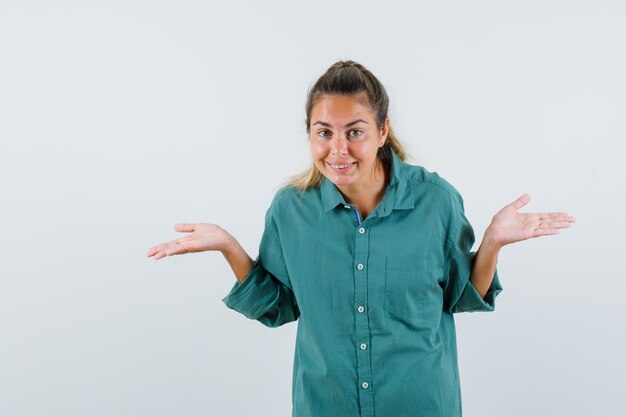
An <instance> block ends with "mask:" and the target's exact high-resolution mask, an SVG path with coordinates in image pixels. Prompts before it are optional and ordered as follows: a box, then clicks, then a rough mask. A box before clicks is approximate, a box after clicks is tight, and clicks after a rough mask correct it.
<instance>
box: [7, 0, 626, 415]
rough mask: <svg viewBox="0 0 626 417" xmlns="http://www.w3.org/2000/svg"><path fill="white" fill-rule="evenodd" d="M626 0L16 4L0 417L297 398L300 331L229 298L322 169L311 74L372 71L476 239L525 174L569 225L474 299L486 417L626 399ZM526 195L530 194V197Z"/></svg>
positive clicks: (277, 411)
mask: <svg viewBox="0 0 626 417" xmlns="http://www.w3.org/2000/svg"><path fill="white" fill-rule="evenodd" d="M625 22H626V7H625V6H624V3H623V2H618V1H612V2H611V1H586V2H581V1H565V0H563V1H545V0H543V1H524V2H522V1H520V2H510V1H472V2H462V1H455V2H426V1H423V2H418V3H415V2H413V3H412V4H410V5H409V2H387V3H382V2H364V1H359V2H351V3H347V2H328V1H314V2H312V1H309V2H306V3H304V2H287V1H284V2H278V1H263V2H261V1H247V2H241V1H239V2H231V3H228V4H225V3H222V2H219V3H218V2H211V1H204V2H201V1H189V0H186V1H176V2H175V1H143V2H138V1H118V0H115V1H97V2H96V1H92V2H84V1H83V2H80V1H75V2H68V1H55V2H44V1H9V0H1V1H0V193H1V194H0V214H1V216H0V417H35V416H37V417H39V416H42V417H57V416H58V417H84V416H90V417H99V416H103V417H104V416H106V417H110V416H115V417H118V416H119V417H126V416H128V417H138V416H146V417H147V416H150V417H158V416H168V417H169V416H185V417H187V416H189V417H195V416H250V415H256V416H288V415H290V413H291V369H292V364H293V348H294V337H295V330H296V325H295V323H291V324H288V325H286V326H283V327H281V328H278V329H269V328H265V327H264V326H262V325H261V324H260V323H258V322H255V321H251V320H248V319H246V318H245V317H243V316H242V315H239V314H237V313H235V312H234V311H232V310H229V309H228V308H226V306H225V305H224V304H223V303H222V301H221V298H222V297H224V296H225V295H226V294H227V293H228V291H229V290H230V288H231V287H232V285H233V283H234V282H235V281H234V277H233V276H232V273H231V272H230V270H229V268H228V266H227V264H226V262H225V261H224V260H223V259H222V256H221V255H220V254H219V253H202V254H190V255H184V256H178V257H172V258H166V259H162V260H160V261H157V262H155V261H154V260H152V259H149V258H146V256H145V254H146V252H147V250H148V248H150V247H151V246H153V245H155V244H157V243H161V242H163V241H166V240H170V239H174V238H176V237H178V236H179V234H177V233H176V232H174V231H173V225H174V224H175V223H178V222H210V223H217V224H220V225H222V226H223V227H224V228H226V229H228V230H229V231H230V232H231V233H232V234H233V235H235V236H236V237H237V238H239V240H240V241H241V242H242V244H243V245H244V246H245V247H246V248H247V249H248V251H249V252H250V253H251V255H252V256H253V257H254V256H256V253H257V248H258V243H259V239H260V236H261V232H262V227H263V217H264V214H265V210H266V209H267V207H268V204H269V202H270V200H271V198H272V196H273V194H274V192H275V191H276V190H277V188H278V187H279V186H280V185H281V183H282V182H284V181H285V180H287V179H288V178H289V177H290V176H291V175H292V174H295V173H297V172H299V171H301V170H303V169H305V168H306V167H308V164H309V154H308V143H307V138H306V134H305V129H304V117H305V115H304V101H305V96H306V91H307V89H308V87H309V86H310V85H311V83H313V82H314V81H315V80H316V79H317V77H319V76H320V75H321V74H322V73H323V72H324V71H325V70H326V68H327V67H328V66H330V65H331V64H332V63H333V62H334V61H336V60H338V59H354V60H356V61H359V62H361V63H362V64H364V65H365V66H366V67H368V68H369V69H370V70H372V71H373V72H374V74H376V75H377V77H378V78H379V79H380V80H381V81H382V82H383V84H384V85H385V86H386V88H387V90H388V93H389V95H390V97H391V102H392V106H391V117H392V125H393V126H394V127H395V129H396V131H397V133H398V134H399V136H400V137H401V138H402V139H403V140H404V141H405V142H406V143H407V145H408V147H409V149H410V153H411V155H412V156H413V159H412V161H413V163H418V164H421V165H424V166H425V167H426V168H428V169H429V170H431V171H437V172H439V173H440V174H441V175H442V176H443V177H444V178H446V179H447V180H448V181H449V182H451V183H452V184H453V185H454V186H455V187H456V188H457V189H458V190H459V191H460V192H461V194H462V195H463V197H464V199H465V205H466V212H467V215H468V218H469V219H470V221H471V222H472V223H473V225H474V227H475V230H476V235H477V238H478V239H479V240H480V237H481V236H482V233H483V231H484V228H485V227H486V226H487V224H488V223H489V221H490V219H491V217H492V216H493V214H495V213H496V212H497V211H498V210H499V209H500V208H501V207H502V206H504V205H505V204H508V203H509V202H511V201H513V200H514V199H516V198H517V197H518V196H520V195H521V194H523V193H525V192H528V193H530V194H531V195H532V196H533V200H532V202H531V203H530V204H529V205H528V206H527V208H526V209H527V211H567V212H569V213H571V214H573V215H575V216H576V218H577V223H576V224H575V226H574V227H573V228H572V229H570V230H566V231H564V232H562V233H561V234H560V235H558V236H551V237H546V238H542V239H534V240H532V241H527V242H522V243H519V244H516V245H513V246H510V247H506V248H505V249H504V250H503V252H502V253H501V256H500V260H499V272H500V277H501V280H502V284H503V287H504V291H503V292H502V293H501V294H500V296H499V297H498V300H497V308H496V311H495V312H494V313H476V314H467V313H466V314H459V315H456V316H455V317H456V322H457V336H458V345H459V360H460V373H461V381H462V392H463V401H464V415H465V416H466V417H477V416H480V417H485V416H507V417H517V416H519V417H522V416H524V417H525V416H531V415H532V416H569V417H574V416H589V415H595V416H618V415H623V412H624V407H625V404H624V403H625V400H624V392H625V391H626V363H625V361H624V359H623V358H624V356H623V352H624V350H625V349H626V342H625V337H624V336H625V331H624V328H625V327H626V326H625V324H626V313H625V311H626V308H625V307H624V305H623V294H624V291H625V290H626V285H625V284H624V280H625V278H626V277H625V273H624V271H623V268H622V266H623V262H624V258H625V254H624V249H625V248H626V247H625V245H624V237H623V236H624V233H625V232H626V230H625V220H624V214H623V210H624V207H625V204H626V201H625V198H624V191H625V188H626V187H625V184H626V168H625V165H624V163H623V160H624V157H626V152H625V150H626V145H625V139H626V135H625V133H626V128H625V125H624V116H625V115H626V104H625V97H626V81H625V79H626V77H625V76H624V74H626V58H625V54H626V53H625V51H626V24H625ZM526 209H525V210H526Z"/></svg>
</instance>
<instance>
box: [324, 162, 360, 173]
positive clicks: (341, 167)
mask: <svg viewBox="0 0 626 417" xmlns="http://www.w3.org/2000/svg"><path fill="white" fill-rule="evenodd" d="M355 164H356V162H349V163H344V164H331V163H329V162H326V165H328V166H329V167H330V168H331V169H332V170H333V171H338V172H345V171H347V170H349V169H350V168H351V167H352V166H353V165H355Z"/></svg>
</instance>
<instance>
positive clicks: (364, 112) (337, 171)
mask: <svg viewBox="0 0 626 417" xmlns="http://www.w3.org/2000/svg"><path fill="white" fill-rule="evenodd" d="M388 106H389V100H388V97H387V94H386V92H385V89H384V88H383V86H382V85H381V83H380V82H379V81H378V79H377V78H376V77H375V76H374V75H373V74H372V73H371V72H370V71H368V70H367V69H365V68H364V67H363V66H361V65H359V64H357V63H355V62H353V61H340V62H337V63H335V64H333V65H332V66H331V67H330V68H329V69H328V70H327V71H326V73H325V74H323V75H322V76H321V77H320V79H319V80H318V81H317V82H316V83H315V84H314V86H313V87H312V88H311V89H310V91H309V94H308V99H307V103H306V127H307V132H308V134H309V141H310V146H311V156H312V166H311V168H310V170H309V171H307V172H305V173H304V174H302V175H300V176H297V177H295V178H294V179H292V181H291V183H290V184H289V185H288V186H286V187H283V188H282V189H281V190H280V191H279V192H278V193H277V194H276V196H275V197H274V200H273V201H272V203H271V205H270V207H269V210H268V211H267V214H266V218H265V231H264V233H263V236H262V239H261V244H260V248H259V255H258V258H257V259H256V261H254V260H252V258H250V256H249V255H248V254H247V253H246V252H245V251H244V249H243V248H242V247H241V246H240V245H239V243H238V242H237V240H236V239H235V238H234V237H233V236H231V235H230V234H229V233H228V232H227V231H226V230H224V229H222V228H220V227H219V226H217V225H213V224H204V223H200V224H177V225H176V226H175V227H174V228H175V230H176V231H178V232H188V233H191V234H190V235H188V236H186V237H183V238H180V239H176V240H173V241H170V242H167V243H163V244H160V245H157V246H154V247H153V248H151V249H150V250H149V251H148V256H152V257H154V259H160V258H163V257H165V256H171V255H178V254H182V253H190V252H201V251H208V250H218V251H221V252H222V254H223V255H224V257H225V258H226V260H227V261H228V263H229V264H230V266H231V267H232V269H233V272H234V273H235V276H236V278H237V283H235V285H234V286H233V288H232V290H231V291H230V293H229V294H228V295H227V296H226V297H225V298H224V302H225V303H226V305H227V306H228V307H230V308H232V309H234V310H236V311H239V312H241V313H243V314H244V315H245V316H247V317H249V318H251V319H255V320H258V321H260V322H261V323H263V324H264V325H266V326H270V327H275V326H280V325H282V324H285V323H288V322H291V321H294V320H298V332H297V341H296V349H295V357H294V371H293V390H292V394H293V415H294V416H297V417H308V416H314V417H335V416H337V417H338V416H341V417H353V416H354V417H356V416H359V417H365V416H377V417H386V416H389V417H404V416H406V417H409V416H410V417H414V416H417V415H419V416H424V417H426V416H433V417H434V416H437V417H440V416H444V415H445V416H460V415H461V392H460V383H459V374H458V364H457V350H456V335H455V328H454V319H453V313H459V312H463V311H493V310H494V308H495V304H494V303H495V298H496V296H497V295H498V293H499V292H500V291H501V290H502V287H501V286H500V282H499V279H498V275H497V273H496V261H497V257H498V252H499V251H500V249H501V248H502V247H503V246H504V245H507V244H510V243H513V242H517V241H521V240H524V239H528V238H533V237H538V236H544V235H552V234H556V233H558V231H559V229H561V228H565V227H569V226H570V225H571V223H572V222H574V218H573V217H572V216H569V215H568V214H566V213H545V214H524V213H519V212H518V210H519V209H520V208H521V207H523V206H524V205H526V204H527V203H528V201H529V200H530V197H529V196H528V195H523V196H521V197H520V198H519V199H518V200H516V201H515V202H513V203H511V204H509V205H507V206H506V207H504V208H503V209H502V210H500V211H499V212H498V213H497V214H496V215H495V216H494V217H493V220H492V222H491V224H490V225H489V227H488V228H487V230H486V231H485V234H484V237H483V240H482V243H481V244H480V247H479V249H478V251H477V252H476V253H474V252H470V250H471V248H472V245H473V243H474V233H473V230H472V227H471V226H470V224H469V223H468V221H467V219H466V217H465V215H464V209H463V200H462V198H461V196H460V195H459V193H458V192H457V191H456V189H454V188H453V187H452V186H451V185H450V184H449V183H448V182H446V181H445V180H443V179H442V178H441V177H439V176H438V175H437V174H436V173H432V172H429V171H427V170H425V169H424V168H422V167H420V166H413V165H408V164H406V163H405V162H404V160H405V157H406V155H405V151H404V149H403V148H402V145H401V143H400V142H399V140H398V138H397V137H396V136H395V134H394V132H393V130H392V128H391V126H390V125H389V117H388V116H387V110H388Z"/></svg>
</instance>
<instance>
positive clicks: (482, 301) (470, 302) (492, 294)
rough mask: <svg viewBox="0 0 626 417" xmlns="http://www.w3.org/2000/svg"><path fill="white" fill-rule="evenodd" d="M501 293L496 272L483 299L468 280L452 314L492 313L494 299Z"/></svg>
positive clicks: (494, 303)
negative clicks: (467, 312) (466, 312)
mask: <svg viewBox="0 0 626 417" xmlns="http://www.w3.org/2000/svg"><path fill="white" fill-rule="evenodd" d="M501 291H502V286H501V285H500V279H499V278H498V271H497V270H496V272H495V274H494V276H493V281H492V282H491V286H490V287H489V290H488V291H487V294H485V298H482V297H481V296H480V294H479V293H478V290H476V287H475V286H474V284H473V283H472V281H471V280H468V281H467V285H466V286H465V288H464V289H463V293H462V294H461V297H460V298H459V300H458V301H457V303H456V305H455V308H454V312H455V313H460V312H463V311H469V312H474V311H494V310H495V308H496V297H497V295H498V294H500V292H501Z"/></svg>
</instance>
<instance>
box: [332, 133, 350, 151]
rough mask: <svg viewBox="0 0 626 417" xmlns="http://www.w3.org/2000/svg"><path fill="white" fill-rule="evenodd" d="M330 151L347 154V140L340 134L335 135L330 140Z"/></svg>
mask: <svg viewBox="0 0 626 417" xmlns="http://www.w3.org/2000/svg"><path fill="white" fill-rule="evenodd" d="M330 152H331V153H332V154H333V155H347V154H348V140H347V139H346V138H344V137H343V136H340V135H337V136H335V137H334V138H333V139H332V140H331V142H330Z"/></svg>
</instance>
